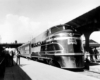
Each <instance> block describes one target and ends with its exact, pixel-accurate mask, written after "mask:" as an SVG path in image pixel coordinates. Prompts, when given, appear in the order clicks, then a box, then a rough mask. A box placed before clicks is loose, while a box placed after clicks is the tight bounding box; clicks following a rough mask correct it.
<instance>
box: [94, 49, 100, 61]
mask: <svg viewBox="0 0 100 80" xmlns="http://www.w3.org/2000/svg"><path fill="white" fill-rule="evenodd" d="M98 53H99V52H98V51H97V49H96V48H95V49H94V56H95V61H97V56H98Z"/></svg>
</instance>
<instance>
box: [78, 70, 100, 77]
mask: <svg viewBox="0 0 100 80" xmlns="http://www.w3.org/2000/svg"><path fill="white" fill-rule="evenodd" d="M77 73H80V74H83V75H87V76H91V77H95V78H98V79H100V73H97V72H93V71H89V70H84V71H83V72H77Z"/></svg>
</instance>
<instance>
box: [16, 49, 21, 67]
mask: <svg viewBox="0 0 100 80" xmlns="http://www.w3.org/2000/svg"><path fill="white" fill-rule="evenodd" d="M16 64H18V65H20V51H19V50H18V49H17V61H16Z"/></svg>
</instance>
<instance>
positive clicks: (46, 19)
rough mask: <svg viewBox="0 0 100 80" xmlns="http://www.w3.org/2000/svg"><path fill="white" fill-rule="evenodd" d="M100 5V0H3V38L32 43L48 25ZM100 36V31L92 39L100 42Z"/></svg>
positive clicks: (0, 10)
mask: <svg viewBox="0 0 100 80" xmlns="http://www.w3.org/2000/svg"><path fill="white" fill-rule="evenodd" d="M97 6H100V0H0V41H1V42H2V43H11V42H14V41H15V40H17V41H18V42H23V43H24V42H28V41H30V40H31V39H33V38H34V37H36V36H37V35H39V34H41V33H42V32H44V31H45V30H47V29H48V28H50V27H52V26H55V25H59V24H64V23H66V22H68V21H70V20H72V19H74V18H76V17H78V16H80V15H82V14H84V13H86V12H88V11H90V10H92V9H94V8H96V7H97ZM97 35H98V36H99V35H100V32H95V33H93V34H92V35H91V36H90V38H91V39H94V40H96V41H97V42H100V39H98V37H96V36H97ZM82 39H84V38H82Z"/></svg>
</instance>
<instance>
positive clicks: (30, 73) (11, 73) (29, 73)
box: [3, 58, 99, 80]
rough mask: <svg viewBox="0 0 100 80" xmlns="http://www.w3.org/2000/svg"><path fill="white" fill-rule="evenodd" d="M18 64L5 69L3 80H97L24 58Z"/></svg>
mask: <svg viewBox="0 0 100 80" xmlns="http://www.w3.org/2000/svg"><path fill="white" fill-rule="evenodd" d="M14 61H15V59H14ZM20 63H21V64H20V65H19V66H18V65H14V66H12V67H8V68H6V71H5V75H4V79H3V80H99V79H97V78H94V77H90V76H86V75H82V74H79V73H75V72H71V71H68V70H64V69H60V68H57V67H53V66H50V65H46V64H43V63H40V62H36V61H32V60H28V59H25V58H21V59H20Z"/></svg>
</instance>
